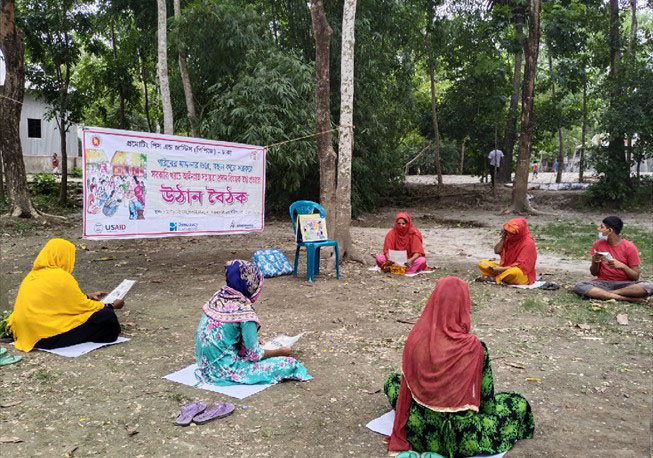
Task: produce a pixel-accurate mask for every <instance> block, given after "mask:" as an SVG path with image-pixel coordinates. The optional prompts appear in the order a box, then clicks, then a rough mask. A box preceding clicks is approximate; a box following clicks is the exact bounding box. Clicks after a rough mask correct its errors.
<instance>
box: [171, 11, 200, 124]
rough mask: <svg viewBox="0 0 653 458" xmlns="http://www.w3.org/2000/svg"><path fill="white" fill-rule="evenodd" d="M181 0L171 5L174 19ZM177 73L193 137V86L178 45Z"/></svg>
mask: <svg viewBox="0 0 653 458" xmlns="http://www.w3.org/2000/svg"><path fill="white" fill-rule="evenodd" d="M180 3H181V1H180V0H174V2H173V7H174V10H175V19H179V18H180V17H181V6H180ZM179 73H180V74H181V83H182V85H183V87H184V98H185V99H186V110H187V111H188V122H190V130H191V134H192V136H193V137H199V133H198V131H197V114H196V112H195V99H194V98H193V87H192V85H191V83H190V76H189V74H188V67H187V65H186V49H185V48H184V47H183V46H181V45H180V46H179Z"/></svg>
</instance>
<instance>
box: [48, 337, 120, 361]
mask: <svg viewBox="0 0 653 458" xmlns="http://www.w3.org/2000/svg"><path fill="white" fill-rule="evenodd" d="M128 340H129V339H128V338H126V337H118V338H117V339H116V340H115V341H113V342H107V343H98V342H84V343H80V344H77V345H71V346H69V347H61V348H53V349H52V350H46V349H45V348H38V347H35V348H36V350H41V351H47V352H48V353H54V354H55V355H59V356H65V357H67V358H77V357H78V356H82V355H85V354H86V353H88V352H91V351H93V350H97V349H98V348H100V347H106V346H107V345H115V344H119V343H123V342H127V341H128Z"/></svg>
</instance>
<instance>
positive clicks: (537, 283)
mask: <svg viewBox="0 0 653 458" xmlns="http://www.w3.org/2000/svg"><path fill="white" fill-rule="evenodd" d="M545 283H546V282H545V281H536V282H535V283H533V284H532V285H508V286H510V287H511V288H519V289H535V288H539V287H540V286H542V285H543V284H545ZM506 284H507V283H506Z"/></svg>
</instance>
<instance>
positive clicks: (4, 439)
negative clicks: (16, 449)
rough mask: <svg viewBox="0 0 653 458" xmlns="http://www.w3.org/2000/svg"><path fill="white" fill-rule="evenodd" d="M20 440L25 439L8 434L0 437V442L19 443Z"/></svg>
mask: <svg viewBox="0 0 653 458" xmlns="http://www.w3.org/2000/svg"><path fill="white" fill-rule="evenodd" d="M18 442H23V440H22V439H19V438H17V437H8V436H2V437H0V444H17V443H18Z"/></svg>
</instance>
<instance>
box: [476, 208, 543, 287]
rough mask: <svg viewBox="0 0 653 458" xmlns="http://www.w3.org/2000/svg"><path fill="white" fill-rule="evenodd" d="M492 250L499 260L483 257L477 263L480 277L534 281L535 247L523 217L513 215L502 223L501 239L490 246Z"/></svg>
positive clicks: (515, 282) (510, 281)
mask: <svg viewBox="0 0 653 458" xmlns="http://www.w3.org/2000/svg"><path fill="white" fill-rule="evenodd" d="M494 252H495V253H496V254H500V255H501V261H500V263H499V264H497V263H495V262H492V261H489V260H487V259H483V260H481V261H480V262H479V263H478V269H479V270H480V271H481V274H482V275H483V277H482V280H485V281H495V282H496V283H497V285H500V284H501V283H508V284H511V285H532V284H533V283H535V280H536V278H537V276H536V274H535V261H537V249H536V248H535V240H533V237H531V233H530V231H529V230H528V224H527V223H526V220H525V219H524V218H513V219H511V220H510V221H508V222H507V223H506V224H504V225H503V229H501V240H499V243H497V244H496V245H495V246H494Z"/></svg>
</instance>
